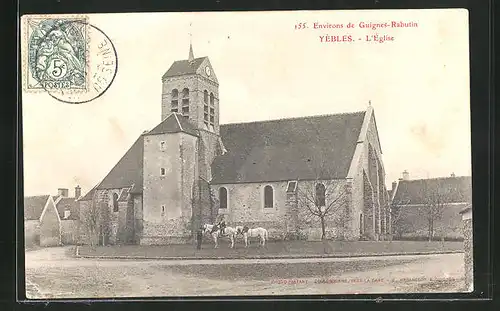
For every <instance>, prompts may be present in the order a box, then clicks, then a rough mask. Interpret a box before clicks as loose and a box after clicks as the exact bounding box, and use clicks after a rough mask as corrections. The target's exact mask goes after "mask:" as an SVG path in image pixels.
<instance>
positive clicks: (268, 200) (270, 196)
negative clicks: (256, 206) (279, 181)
mask: <svg viewBox="0 0 500 311" xmlns="http://www.w3.org/2000/svg"><path fill="white" fill-rule="evenodd" d="M273 192H274V190H273V187H271V186H269V185H267V186H265V187H264V208H273V207H274V193H273Z"/></svg>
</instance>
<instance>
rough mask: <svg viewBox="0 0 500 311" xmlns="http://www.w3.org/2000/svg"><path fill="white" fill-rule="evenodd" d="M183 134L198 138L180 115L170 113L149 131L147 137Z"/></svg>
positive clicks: (189, 124)
mask: <svg viewBox="0 0 500 311" xmlns="http://www.w3.org/2000/svg"><path fill="white" fill-rule="evenodd" d="M179 132H184V133H187V134H190V135H194V136H198V132H197V130H196V129H195V127H194V126H193V125H192V124H191V122H189V121H188V120H187V119H186V118H184V117H183V116H182V115H181V114H178V113H171V114H170V115H169V116H167V117H166V118H165V120H163V121H161V122H160V124H158V125H157V126H156V127H155V128H154V129H152V130H151V131H149V132H148V133H147V135H155V134H165V133H179Z"/></svg>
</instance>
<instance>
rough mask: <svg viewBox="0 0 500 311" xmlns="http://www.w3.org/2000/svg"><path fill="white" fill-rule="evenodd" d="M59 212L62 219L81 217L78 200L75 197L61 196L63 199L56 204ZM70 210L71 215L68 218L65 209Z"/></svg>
mask: <svg viewBox="0 0 500 311" xmlns="http://www.w3.org/2000/svg"><path fill="white" fill-rule="evenodd" d="M56 208H57V212H58V213H59V218H61V220H65V219H69V220H78V219H79V216H78V215H79V213H78V212H79V209H78V202H77V201H76V200H75V198H61V200H60V201H59V202H58V203H57V204H56ZM66 210H69V211H70V215H69V217H68V218H64V211H66Z"/></svg>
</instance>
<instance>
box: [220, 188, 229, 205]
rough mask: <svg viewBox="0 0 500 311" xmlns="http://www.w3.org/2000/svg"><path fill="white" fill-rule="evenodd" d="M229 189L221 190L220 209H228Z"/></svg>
mask: <svg viewBox="0 0 500 311" xmlns="http://www.w3.org/2000/svg"><path fill="white" fill-rule="evenodd" d="M227 203H228V202H227V189H226V188H225V187H220V188H219V204H220V206H219V208H227V205H228V204H227Z"/></svg>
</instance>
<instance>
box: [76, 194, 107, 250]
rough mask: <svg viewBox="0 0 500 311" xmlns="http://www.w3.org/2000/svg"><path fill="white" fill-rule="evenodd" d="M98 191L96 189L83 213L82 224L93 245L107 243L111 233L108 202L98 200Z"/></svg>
mask: <svg viewBox="0 0 500 311" xmlns="http://www.w3.org/2000/svg"><path fill="white" fill-rule="evenodd" d="M97 192H98V191H97V190H95V191H94V194H93V195H92V199H91V200H90V202H89V205H88V206H87V208H84V209H82V215H81V216H82V219H81V220H82V225H83V228H84V230H85V233H86V235H87V236H88V238H89V244H90V245H91V246H95V245H98V244H101V245H106V244H107V242H108V241H107V239H108V237H109V235H110V233H111V228H110V223H109V222H110V215H109V213H110V212H109V207H108V205H107V203H106V202H101V201H99V200H98V196H97ZM105 195H107V193H106V194H105Z"/></svg>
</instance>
